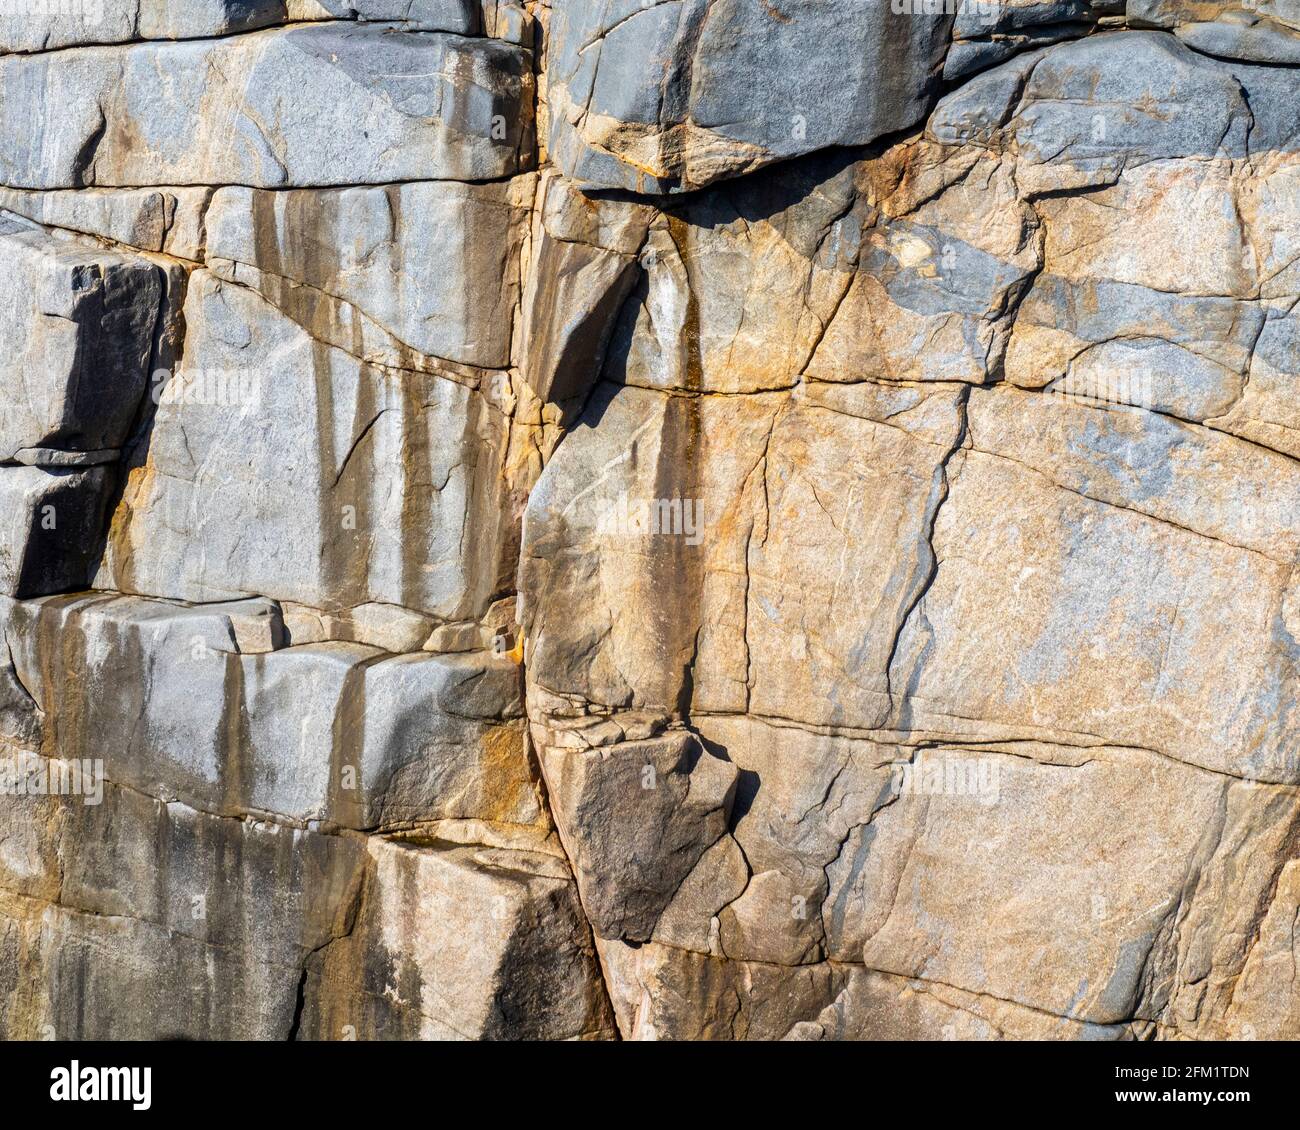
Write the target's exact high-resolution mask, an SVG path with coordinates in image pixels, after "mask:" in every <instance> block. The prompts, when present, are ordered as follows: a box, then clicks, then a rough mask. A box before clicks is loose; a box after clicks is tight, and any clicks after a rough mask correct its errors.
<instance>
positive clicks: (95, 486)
mask: <svg viewBox="0 0 1300 1130" xmlns="http://www.w3.org/2000/svg"><path fill="white" fill-rule="evenodd" d="M107 474H108V473H107V471H106V470H105V469H104V468H103V467H90V468H86V469H58V468H51V467H22V466H16V467H3V466H0V512H2V513H3V514H4V516H5V521H4V525H3V527H0V593H2V594H5V595H8V596H38V595H40V594H42V593H48V592H62V591H64V590H65V589H79V588H84V587H85V586H86V585H87V584H89V583H90V579H91V577H92V576H93V575H94V572H95V569H96V565H97V561H98V558H99V552H100V542H101V541H102V535H101V530H102V528H103V521H104V511H105V506H106V504H107V488H108V482H109V481H108V478H107Z"/></svg>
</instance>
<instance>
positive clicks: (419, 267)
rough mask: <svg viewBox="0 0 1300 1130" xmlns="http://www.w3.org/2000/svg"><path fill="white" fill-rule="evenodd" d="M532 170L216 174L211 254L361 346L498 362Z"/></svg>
mask: <svg viewBox="0 0 1300 1130" xmlns="http://www.w3.org/2000/svg"><path fill="white" fill-rule="evenodd" d="M532 182H533V178H532V177H521V178H518V179H516V180H513V181H509V182H505V183H501V184H482V185H472V184H456V183H453V182H448V181H440V182H431V183H420V184H405V185H392V186H389V187H387V188H348V189H338V190H320V191H315V190H303V191H293V192H258V191H254V190H252V189H247V188H224V189H221V190H220V191H219V192H217V194H216V196H215V197H214V198H213V201H212V207H211V209H210V210H209V212H208V220H207V231H208V261H209V264H210V266H211V267H212V269H213V271H214V273H216V274H217V275H218V276H219V277H222V278H227V279H230V280H231V281H234V282H240V283H245V284H246V285H249V286H252V287H254V288H256V289H257V290H258V291H259V292H260V293H261V294H262V295H263V296H264V297H266V298H267V299H268V300H269V301H271V302H272V303H274V304H275V305H276V306H277V307H279V308H280V309H282V310H283V311H284V312H285V313H286V314H288V315H289V316H290V317H292V318H293V319H294V320H295V321H297V322H298V323H299V324H300V325H302V326H304V327H305V328H306V329H307V330H308V331H309V332H311V333H312V335H313V336H314V337H316V338H317V339H319V340H321V341H327V342H329V343H330V344H332V345H336V346H338V347H339V348H341V349H349V350H351V351H352V352H354V353H357V354H359V355H360V356H362V358H363V359H365V360H369V361H374V362H375V363H378V364H385V365H390V366H395V367H401V368H408V369H411V368H428V367H429V361H428V360H427V359H428V358H434V359H442V360H445V361H452V362H457V363H460V364H465V365H477V366H482V367H485V368H496V369H503V368H506V367H507V366H508V365H509V364H510V345H511V331H512V329H513V321H514V311H515V308H516V307H517V306H518V304H519V285H520V273H521V272H520V264H519V258H520V250H521V245H522V243H523V240H524V238H525V235H526V234H527V227H528V209H529V207H530V206H531V204H532V197H533V183H532ZM307 232H310V233H311V235H310V236H309V237H304V233H307ZM358 342H360V345H358Z"/></svg>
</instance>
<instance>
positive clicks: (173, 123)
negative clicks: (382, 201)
mask: <svg viewBox="0 0 1300 1130" xmlns="http://www.w3.org/2000/svg"><path fill="white" fill-rule="evenodd" d="M0 91H3V100H2V101H0V181H2V182H3V183H4V184H6V185H9V186H10V187H15V188H32V189H35V188H78V187H89V186H99V187H136V186H144V185H204V184H206V185H219V184H244V185H251V186H254V187H266V188H287V187H295V186H305V185H339V184H382V183H384V182H387V181H398V180H418V179H442V178H448V179H461V180H487V179H492V178H496V177H503V176H509V175H511V174H512V173H515V172H517V171H520V170H521V169H523V168H526V167H528V166H529V165H530V164H531V161H532V157H531V153H530V146H531V140H530V139H531V133H532V108H531V99H532V75H531V72H530V70H529V54H528V52H527V51H524V50H522V49H520V48H517V47H513V46H509V45H506V44H503V43H498V42H495V41H491V40H481V39H465V38H462V37H459V36H450V35H444V34H435V33H423V32H404V31H392V30H391V29H385V28H366V27H359V26H350V25H333V24H327V25H321V26H317V27H294V28H287V29H274V30H269V31H265V32H258V33H255V34H252V35H243V36H235V37H231V38H229V39H212V40H200V41H192V42H185V43H172V44H156V43H149V44H140V45H135V46H127V47H90V48H86V49H84V50H78V51H76V52H62V51H60V52H53V53H51V54H48V55H40V56H11V57H7V58H0ZM308 104H310V105H311V106H313V107H314V110H313V113H312V115H311V116H310V117H307V116H304V115H303V114H302V113H301V110H302V107H303V106H304V105H308Z"/></svg>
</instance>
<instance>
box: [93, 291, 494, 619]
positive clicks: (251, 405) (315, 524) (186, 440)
mask: <svg viewBox="0 0 1300 1130" xmlns="http://www.w3.org/2000/svg"><path fill="white" fill-rule="evenodd" d="M185 319H186V326H187V331H186V332H187V337H186V349H185V357H184V360H183V363H182V365H181V367H180V369H179V370H178V371H177V372H176V374H175V375H174V377H173V378H172V379H171V381H170V382H169V383H168V384H167V385H166V386H165V387H164V388H163V389H162V390H161V393H160V399H161V405H160V407H159V409H158V413H157V417H156V419H155V421H154V425H153V434H152V437H151V441H150V445H149V449H148V458H147V461H146V462H145V463H144V465H143V466H141V467H138V468H136V469H135V470H133V471H132V473H131V478H130V481H129V483H128V485H127V489H126V494H125V497H124V503H123V507H122V508H121V509H120V510H119V512H118V514H117V517H116V519H115V525H114V530H113V536H112V544H111V547H110V548H111V552H110V554H109V557H108V559H107V561H106V563H105V570H104V580H103V582H102V583H103V587H111V588H117V589H121V590H123V591H131V592H138V593H142V594H147V595H154V596H166V597H174V598H178V599H182V600H194V601H205V600H224V599H230V598H232V597H238V596H244V595H249V594H254V593H259V594H263V595H267V596H271V597H274V598H275V599H278V600H291V601H295V602H297V603H300V604H306V605H309V606H311V607H314V608H320V609H327V610H330V609H348V608H352V607H354V606H356V605H360V604H368V603H372V602H379V603H384V604H393V605H398V606H401V607H404V608H410V609H413V610H416V611H423V612H427V613H430V614H432V615H434V616H435V617H438V618H442V619H448V620H456V619H462V618H466V617H477V616H479V615H481V614H482V613H483V612H485V611H486V609H487V606H488V604H489V603H490V602H491V600H492V599H493V598H494V597H495V596H496V595H497V593H498V592H499V591H500V590H501V588H502V587H503V586H504V584H506V583H508V577H509V575H510V570H511V565H512V562H511V560H510V559H509V557H508V556H507V554H508V552H509V549H508V545H509V540H510V539H509V521H510V518H509V514H508V513H506V512H505V511H506V509H507V504H506V502H505V492H506V490H507V488H508V483H507V482H506V472H505V467H506V463H507V458H508V449H509V443H510V431H511V420H510V418H509V416H508V415H507V414H506V407H507V406H508V403H509V401H508V391H509V390H508V383H509V382H508V381H504V390H503V376H502V377H501V378H492V379H490V380H484V382H483V383H484V387H483V388H482V389H477V388H474V387H472V386H471V384H469V383H461V381H462V380H464V381H472V380H474V379H475V375H474V374H469V375H466V374H463V373H460V372H450V373H449V372H447V371H446V370H444V371H442V372H440V373H439V374H437V375H435V374H433V373H413V372H409V371H399V370H389V369H380V368H378V367H375V366H373V365H369V364H366V363H364V362H362V361H359V360H357V359H356V358H355V357H354V356H352V355H351V354H349V353H345V352H343V351H342V350H340V349H336V348H334V347H332V346H328V345H325V344H323V343H321V342H319V341H317V340H315V339H313V338H312V337H311V336H309V334H308V333H307V332H305V331H304V330H303V329H302V328H301V327H300V326H299V325H297V324H296V323H294V322H293V321H291V320H290V319H289V318H287V317H285V316H284V315H283V314H281V313H280V312H279V311H278V310H276V309H275V307H273V306H272V305H271V304H269V303H268V302H267V301H266V300H265V299H263V298H261V297H260V296H259V295H258V294H256V293H254V292H253V291H250V290H248V289H246V288H244V287H242V286H237V285H232V284H229V283H224V282H222V281H220V280H219V279H217V278H215V277H214V276H212V275H211V274H209V273H207V272H198V273H196V274H195V275H194V277H193V278H192V279H191V281H190V287H189V294H188V297H187V300H186V307H185ZM288 483H292V484H293V487H292V490H285V489H282V485H283V484H288ZM467 529H469V530H472V531H474V533H473V536H471V537H466V536H465V533H466V530H467ZM254 546H256V548H254Z"/></svg>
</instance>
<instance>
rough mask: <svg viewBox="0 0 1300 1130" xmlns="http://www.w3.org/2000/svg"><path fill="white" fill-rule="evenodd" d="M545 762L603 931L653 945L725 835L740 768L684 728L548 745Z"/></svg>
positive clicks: (595, 922) (590, 910)
mask: <svg viewBox="0 0 1300 1130" xmlns="http://www.w3.org/2000/svg"><path fill="white" fill-rule="evenodd" d="M542 766H543V770H544V772H545V773H546V779H547V785H548V790H549V793H550V799H551V803H552V805H554V806H555V810H556V813H557V815H558V816H559V819H560V820H561V821H562V823H563V825H564V827H565V829H566V846H567V847H568V851H569V857H570V858H571V859H572V860H573V865H574V868H575V870H576V873H577V879H578V886H579V889H581V890H582V891H583V896H584V897H583V903H584V905H585V906H586V908H587V914H588V917H589V918H590V919H591V924H592V929H593V930H594V931H595V933H596V936H597V937H601V938H625V939H627V940H628V941H634V942H635V941H647V940H648V939H649V938H650V936H651V934H652V933H653V932H654V927H655V923H656V922H657V921H658V918H659V915H660V914H661V913H662V912H663V910H664V908H665V907H666V906H667V904H668V901H669V899H670V898H671V897H672V895H673V894H675V893H676V891H677V888H678V887H679V886H680V885H681V882H682V880H683V879H684V878H685V877H686V876H687V875H688V874H690V872H691V869H692V868H693V867H694V866H695V865H696V863H698V862H699V859H700V857H701V856H702V855H703V854H704V853H705V852H706V851H707V850H708V849H709V848H711V847H712V846H713V845H714V844H715V843H716V842H717V841H718V840H719V839H721V838H722V836H723V835H724V834H725V832H726V827H727V818H728V815H729V814H730V810H731V800H732V795H733V791H734V788H735V782H736V771H735V769H734V768H733V767H732V766H730V765H728V764H727V763H726V762H724V761H720V760H719V759H717V758H715V757H712V756H710V755H709V754H707V753H705V752H704V750H703V748H702V747H701V746H700V743H699V741H698V740H696V739H695V738H694V737H693V736H692V735H690V734H682V733H673V734H665V735H663V736H662V737H659V738H655V739H652V740H650V741H643V742H625V743H620V744H618V745H613V746H608V747H602V748H599V749H595V750H591V751H582V752H579V751H571V750H556V749H544V750H543V755H542Z"/></svg>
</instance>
